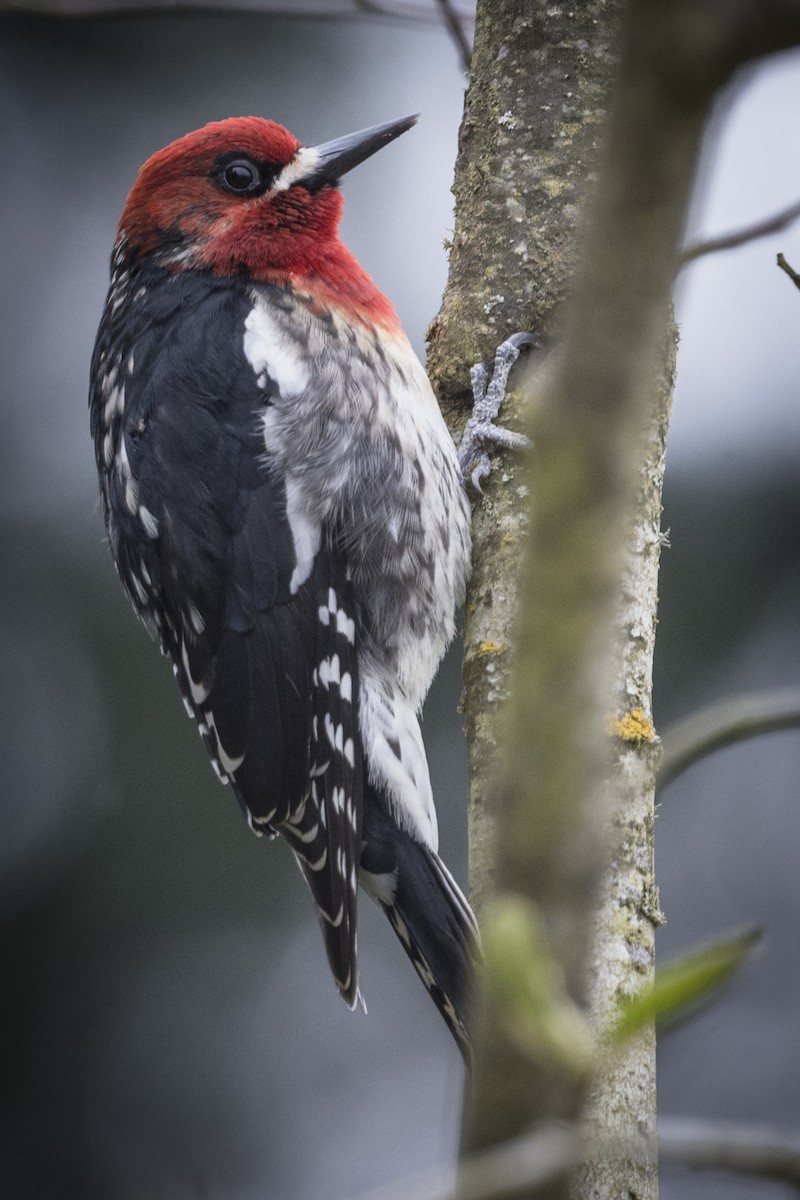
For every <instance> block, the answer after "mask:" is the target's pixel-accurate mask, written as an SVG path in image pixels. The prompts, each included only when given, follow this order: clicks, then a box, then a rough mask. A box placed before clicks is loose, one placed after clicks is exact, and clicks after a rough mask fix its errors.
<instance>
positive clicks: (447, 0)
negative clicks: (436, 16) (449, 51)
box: [436, 0, 472, 71]
mask: <svg viewBox="0 0 800 1200" xmlns="http://www.w3.org/2000/svg"><path fill="white" fill-rule="evenodd" d="M436 2H437V4H438V5H439V10H440V12H441V14H442V19H443V20H444V23H445V25H446V26H447V28H448V29H449V31H450V36H451V37H452V39H453V41H454V42H455V44H456V49H457V50H458V53H459V55H460V57H461V65H462V66H463V68H464V70H465V71H469V65H470V62H471V61H472V47H471V46H470V44H469V38H468V37H467V33H466V30H465V29H464V26H463V24H462V22H461V16H460V14H459V13H457V12H456V10H455V8H454V7H453V4H452V0H436Z"/></svg>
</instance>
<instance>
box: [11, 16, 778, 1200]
mask: <svg viewBox="0 0 800 1200" xmlns="http://www.w3.org/2000/svg"><path fill="white" fill-rule="evenodd" d="M463 86H464V77H463V74H462V70H461V67H460V63H459V58H458V54H457V51H456V49H455V47H454V45H453V43H452V41H451V40H450V38H449V36H448V34H447V32H446V31H445V30H444V29H443V28H441V27H440V26H439V25H437V23H436V22H435V21H432V20H427V21H426V20H422V19H416V20H408V19H405V20H398V19H390V18H388V17H386V16H382V15H368V14H365V13H364V12H360V13H359V12H357V11H356V10H355V8H354V9H353V11H352V12H350V13H349V14H346V15H341V14H338V15H336V16H335V17H331V18H327V19H326V18H320V17H315V18H310V17H296V16H295V17H288V16H275V15H268V14H254V13H248V14H239V15H233V14H228V15H219V14H217V15H210V14H201V13H194V14H191V15H188V14H182V15H179V14H176V13H168V14H164V13H161V14H152V13H151V14H150V15H137V16H129V17H123V18H114V19H102V18H92V19H83V20H79V21H59V20H53V19H47V18H44V17H32V16H21V15H16V16H15V15H11V14H5V15H2V16H0V128H1V129H2V145H3V154H2V159H1V160H0V171H1V172H2V175H3V181H2V188H1V189H0V220H1V221H2V229H3V231H4V234H5V236H4V238H3V245H2V250H1V251H0V254H2V268H1V269H2V279H3V281H4V286H5V295H6V301H5V303H4V305H3V309H4V312H3V320H2V328H1V329H0V361H2V372H1V373H0V396H1V397H2V399H1V400H0V403H1V405H2V408H1V409H0V411H1V412H2V418H3V426H2V428H3V437H2V439H1V440H0V454H2V457H3V463H2V471H1V472H0V490H1V492H2V518H1V519H0V543H1V545H2V588H1V590H0V647H1V648H2V649H1V651H0V653H1V654H2V658H1V660H0V661H2V664H3V667H2V670H0V705H2V722H0V736H2V739H3V742H4V746H3V764H4V765H3V791H4V796H3V801H2V807H1V808H0V924H1V932H0V981H1V982H0V987H2V998H3V1019H2V1022H0V1046H2V1059H1V1060H0V1061H1V1062H2V1066H0V1195H2V1197H3V1198H4V1200H6V1198H7V1200H28V1198H33V1200H40V1198H41V1200H167V1198H169V1200H184V1198H185V1200H195V1198H197V1200H203V1198H204V1200H256V1198H257V1197H258V1198H261V1200H263V1198H265V1197H267V1198H269V1200H353V1198H355V1197H357V1196H358V1195H359V1193H360V1192H362V1191H365V1190H367V1189H369V1188H372V1187H375V1186H378V1185H380V1184H383V1183H388V1182H391V1181H392V1180H396V1179H399V1178H401V1177H402V1176H404V1175H407V1174H413V1173H415V1172H418V1171H420V1170H422V1169H424V1168H425V1167H427V1166H430V1165H432V1164H434V1163H437V1162H440V1161H443V1160H445V1159H446V1158H447V1157H448V1156H450V1155H451V1154H452V1153H453V1151H454V1149H455V1146H456V1141H457V1132H458V1113H459V1104H460V1093H461V1067H460V1062H459V1058H458V1055H457V1053H456V1051H455V1049H454V1047H453V1046H452V1044H451V1042H450V1038H449V1035H448V1033H447V1031H446V1029H445V1026H444V1024H443V1022H442V1021H441V1020H440V1019H439V1018H438V1017H437V1015H436V1013H435V1011H434V1009H433V1008H432V1006H431V1005H430V1003H429V1001H428V1000H427V997H426V996H425V993H424V991H423V989H422V987H421V986H420V984H419V982H418V980H417V979H416V976H415V975H414V973H413V971H411V970H410V968H409V966H408V963H407V961H406V959H405V957H404V955H403V954H402V951H401V950H400V948H399V946H398V945H397V943H396V940H395V938H394V937H393V935H392V934H391V933H390V931H389V929H388V927H387V926H385V923H384V920H383V918H382V917H381V916H380V915H379V914H378V913H377V912H375V911H374V910H373V909H372V908H371V907H370V906H369V905H367V904H364V905H363V906H362V922H363V933H362V936H361V939H360V949H361V960H362V972H363V991H364V993H365V996H366V1000H367V1004H368V1006H369V1015H368V1016H364V1015H363V1014H360V1013H359V1014H356V1015H352V1014H350V1013H349V1012H347V1010H346V1009H345V1008H344V1006H343V1005H342V1004H341V1002H340V1001H339V1000H338V998H337V996H336V992H335V989H334V986H333V984H332V982H331V980H330V978H329V975H328V971H327V966H326V963H325V957H324V953H323V951H322V946H321V942H320V937H319V932H318V929H317V925H316V921H315V920H314V917H313V913H312V909H311V903H310V899H309V897H308V895H307V894H306V890H305V887H304V885H303V883H302V881H301V879H300V876H299V873H298V872H297V870H296V869H295V868H294V866H293V865H292V863H291V861H290V857H289V855H288V853H287V852H286V851H285V848H284V847H283V846H282V845H280V844H265V843H263V842H260V841H257V840H256V839H255V838H253V837H252V836H251V835H250V834H249V832H248V830H247V827H246V825H245V823H244V822H243V821H242V819H241V817H240V815H239V812H238V808H237V806H236V804H235V802H234V800H233V797H232V796H231V794H230V793H229V792H228V791H226V790H224V789H222V788H220V787H219V785H218V783H217V781H216V779H215V777H214V776H213V774H212V772H211V770H210V768H209V765H208V762H207V760H206V756H205V752H204V750H203V748H202V745H201V743H200V740H199V738H198V737H197V735H196V733H195V732H194V730H193V728H192V726H191V725H190V724H189V722H188V721H187V720H186V717H185V715H184V711H183V707H182V705H181V703H180V701H179V698H178V695H177V690H176V689H175V687H174V684H173V680H172V678H171V672H170V670H169V668H168V666H167V665H166V664H165V663H164V662H163V661H162V660H161V659H160V656H159V654H158V653H157V650H156V648H155V647H154V646H153V645H151V644H150V643H149V639H148V637H147V634H146V633H145V631H144V629H143V628H142V627H141V626H139V625H138V624H137V623H136V621H135V620H134V618H133V616H132V614H131V612H130V609H129V606H128V604H127V601H126V600H125V598H124V595H123V593H122V590H121V588H120V586H119V584H118V582H117V579H116V577H115V574H114V571H113V568H112V565H111V560H110V556H109V554H108V550H107V547H106V546H105V545H104V544H103V529H102V519H101V515H100V512H99V508H98V505H97V502H96V479H95V469H94V462H93V453H92V447H91V443H90V440H89V435H88V418H87V411H86V390H87V373H88V365H89V359H90V356H91V350H92V344H93V339H94V332H95V329H96V325H97V321H98V319H99V315H100V311H101V308H102V304H103V299H104V295H105V290H106V285H107V261H108V255H109V252H110V248H111V245H112V242H113V238H114V234H115V229H116V223H117V220H118V217H119V213H120V211H121V208H122V204H123V201H124V198H125V194H126V191H127V189H128V187H129V186H130V184H131V182H132V180H133V178H134V175H135V173H136V170H137V168H138V166H139V165H140V163H141V162H142V161H143V160H144V159H145V158H146V157H147V156H148V155H149V154H150V153H152V152H153V151H154V150H156V149H157V148H159V147H160V146H162V145H164V144H165V143H167V142H168V141H170V140H172V139H173V138H174V137H176V136H178V135H180V134H182V133H184V132H186V131H187V130H189V129H192V128H195V127H197V126H198V125H201V124H203V123H204V122H206V121H208V120H212V119H218V118H220V117H225V116H231V115H244V114H248V113H257V114H260V115H265V116H270V117H273V118H275V119H277V120H279V121H281V122H282V123H284V124H286V125H288V126H289V127H290V128H291V129H292V131H293V132H295V133H296V134H297V135H298V136H299V137H300V138H301V140H303V141H305V142H308V143H313V142H316V141H321V140H323V139H326V138H330V137H334V136H337V135H339V134H342V133H346V132H350V131H351V130H354V129H358V128H362V127H363V126H366V125H370V124H374V123H377V122H380V121H385V120H388V119H390V118H393V117H397V116H401V115H404V114H406V113H408V112H416V111H420V112H422V114H423V120H422V121H421V123H420V125H419V126H418V127H417V128H416V129H415V130H414V131H413V132H412V133H411V134H409V135H408V137H404V138H402V139H401V140H400V141H399V142H397V143H396V144H395V145H393V146H392V147H391V149H390V150H388V151H387V152H386V153H385V154H381V155H379V156H377V157H376V158H375V159H373V160H371V161H370V162H369V163H367V164H365V165H364V166H362V167H361V168H360V169H359V170H358V171H357V172H355V173H354V174H353V175H352V176H351V177H348V179H347V181H346V184H345V194H346V204H347V209H346V217H345V223H344V236H345V240H346V241H347V242H348V243H349V245H350V246H351V247H352V249H353V250H354V251H355V253H356V254H357V255H358V257H359V258H360V259H361V260H362V262H364V264H365V265H366V266H367V268H368V269H369V270H370V272H371V273H372V274H373V275H374V277H375V278H376V280H377V282H378V284H379V285H380V286H381V287H382V288H383V290H384V291H386V292H387V293H388V294H389V295H390V296H391V297H392V299H393V300H394V301H395V303H396V305H397V307H398V309H399V312H400V315H401V318H402V320H403V322H404V324H405V327H406V329H407V330H408V332H409V334H410V335H411V337H412V340H413V341H414V343H415V345H416V347H417V349H418V350H419V352H420V353H423V351H424V345H423V338H424V330H425V326H426V324H427V322H428V321H429V320H430V318H431V317H432V316H433V315H434V313H435V312H436V311H437V308H438V305H439V300H440V296H441V291H442V288H443V285H444V281H445V276H446V258H445V253H444V250H443V245H442V244H443V240H444V239H445V238H446V237H447V236H448V235H449V233H450V232H451V224H452V217H451V197H450V193H449V187H450V182H451V178H452V170H453V162H454V158H455V153H456V139H457V131H458V124H459V120H460V115H461V105H462V97H463ZM798 94H800V56H796V55H791V56H785V57H782V58H779V59H776V60H773V61H770V62H768V63H765V64H764V65H763V66H762V67H761V68H759V69H758V70H757V71H755V72H753V73H752V74H751V75H749V76H748V77H747V78H746V79H742V80H740V81H738V82H737V86H736V88H735V89H732V90H731V92H730V94H729V95H728V96H726V97H725V98H724V101H723V102H722V103H721V104H720V107H719V112H718V114H717V116H716V119H715V122H714V124H713V128H712V130H711V131H710V133H709V137H708V144H707V152H706V156H705V161H704V166H703V171H702V174H701V179H700V181H699V184H698V191H697V197H696V201H695V204H694V208H693V213H692V218H691V232H692V233H694V234H697V233H699V232H701V231H702V232H706V233H710V232H721V231H727V230H728V229H730V228H734V227H738V226H739V225H741V224H746V223H749V222H751V221H754V220H756V219H759V218H762V217H764V216H766V215H768V214H771V213H772V212H774V211H776V210H777V209H779V208H781V207H783V206H785V205H788V204H789V203H791V202H793V201H795V200H797V198H798V197H800V165H798V159H797V155H796V154H795V153H794V141H795V139H796V104H797V96H798ZM778 250H783V251H784V252H785V254H786V256H787V258H788V259H789V261H790V262H791V263H793V265H794V266H795V267H796V268H798V269H800V224H798V226H796V227H795V228H794V229H791V230H789V231H788V232H786V233H784V234H782V235H780V236H777V237H773V238H768V239H765V240H763V241H759V242H755V243H753V244H751V245H749V246H747V247H745V248H743V249H741V250H738V251H735V252H732V253H728V254H725V255H718V256H716V257H714V258H711V259H707V260H703V261H701V262H699V263H697V264H696V265H693V266H691V267H689V268H687V269H686V270H685V272H684V275H683V277H682V278H681V280H680V283H679V287H678V292H677V303H678V314H679V320H680V323H681V357H680V370H679V383H678V390H677V395H676V401H675V416H674V423H673V428H672V433H671V442H670V452H669V471H668V482H667V489H666V495H665V514H664V526H665V528H668V529H669V530H670V540H671V549H669V550H667V551H666V552H665V554H664V558H663V574H662V588H661V591H662V602H661V612H660V640H659V646H658V661H657V679H656V717H657V722H658V724H659V725H660V726H662V727H663V726H664V725H665V724H667V723H668V722H670V721H671V720H673V719H675V718H677V717H680V716H684V715H687V714H688V713H690V712H691V711H692V710H693V709H695V708H696V707H697V706H699V705H701V704H703V703H706V702H709V701H711V700H715V699H721V698H723V697H725V696H728V695H731V694H733V693H737V692H739V691H742V690H745V689H751V688H770V687H778V686H785V685H787V684H793V683H796V682H797V680H798V678H799V677H800V605H799V604H798V596H800V480H799V479H798V470H799V468H800V403H798V384H797V379H798V368H799V367H800V333H799V331H800V293H798V292H797V290H796V289H795V288H794V287H793V286H792V284H791V282H790V281H789V280H788V278H787V277H786V276H785V275H784V274H783V273H781V272H780V271H778V269H777V268H776V266H775V255H776V251H778ZM458 694H459V654H458V651H457V650H456V651H454V652H453V653H451V654H450V656H449V657H448V659H447V661H446V663H445V667H444V669H443V670H442V672H441V674H440V676H439V678H438V680H437V682H436V684H435V686H434V689H433V691H432V693H431V697H430V700H429V703H428V706H427V709H426V715H425V735H426V741H427V745H428V750H429V757H430V759H431V767H432V774H433V782H434V791H435V794H436V795H437V797H438V805H439V810H440V813H441V817H442V820H441V824H442V842H443V848H444V855H445V858H446V859H447V860H448V862H449V863H450V864H451V866H452V867H453V869H454V871H455V872H456V874H457V875H458V876H459V878H461V879H462V880H463V879H464V877H465V864H466V836H465V828H464V826H465V817H464V803H465V800H464V797H465V789H466V775H465V766H464V758H465V754H464V747H463V740H462V733H461V727H460V719H459V717H458V715H457V712H456V704H457V701H458ZM798 780H800V734H797V733H782V734H776V735H772V736H770V737H765V738H762V739H759V740H757V741H753V742H749V743H746V744H743V745H741V746H739V747H736V748H732V749H730V750H727V751H725V752H722V753H719V754H717V755H716V756H714V757H713V758H711V759H709V760H707V761H706V762H705V763H703V764H702V765H698V766H697V767H695V768H694V769H693V770H692V771H691V772H689V773H687V774H686V775H685V776H684V777H683V778H682V779H680V780H679V781H678V782H676V783H675V784H674V785H672V786H671V787H670V788H669V789H668V790H667V791H665V793H664V796H663V799H662V804H661V808H660V815H659V820H658V827H657V835H658V837H657V857H658V869H659V876H660V885H661V898H662V906H663V908H664V909H665V912H666V915H667V918H668V924H667V925H666V927H665V928H664V930H663V931H662V932H661V933H660V935H659V953H660V955H661V957H662V958H666V957H669V956H671V955H672V954H674V953H676V952H677V951H679V950H681V949H685V948H688V947H689V946H691V945H693V944H695V943H696V942H698V941H699V940H702V939H704V938H708V937H713V936H717V935H719V934H721V933H723V932H726V931H728V930H730V929H731V928H733V927H736V926H740V925H741V924H743V923H751V922H757V923H759V924H761V925H763V926H764V927H765V929H766V939H765V942H764V945H763V947H762V950H761V952H760V953H759V955H758V958H757V961H756V962H755V963H754V964H752V965H751V966H749V967H748V968H747V969H746V971H745V973H744V974H743V976H742V978H741V979H740V980H739V981H738V983H737V984H736V985H735V986H734V987H733V988H732V989H731V990H730V991H729V992H728V993H727V995H726V996H725V998H724V999H723V1001H722V1002H721V1003H720V1004H718V1005H716V1006H715V1007H713V1008H711V1009H709V1010H707V1011H706V1012H704V1013H703V1014H702V1015H701V1016H699V1017H698V1018H696V1019H695V1020H694V1021H692V1022H690V1023H688V1024H686V1025H685V1026H683V1027H682V1028H681V1029H680V1030H679V1031H677V1032H675V1033H673V1034H671V1035H670V1036H669V1037H667V1038H666V1039H665V1040H664V1041H663V1043H662V1048H661V1052H660V1062H659V1072H660V1074H659V1089H660V1103H661V1108H662V1110H663V1111H664V1112H665V1113H670V1114H677V1113H687V1114H692V1113H699V1114H704V1115H709V1116H728V1117H733V1118H737V1119H742V1120H748V1119H752V1120H758V1121H773V1122H775V1123H777V1124H779V1125H782V1126H787V1125H789V1124H791V1123H796V1122H797V1120H798V1117H800V1037H799V1036H798V1001H797V995H798V988H799V986H800V954H799V953H798V950H799V949H800V946H799V945H798V942H799V941H800V933H799V932H798V931H799V930H800V921H798V899H799V898H800V882H798V867H797V863H798V849H799V847H800V804H799V803H798V800H800V794H799V793H800V783H798ZM762 1190H763V1193H764V1194H765V1195H768V1194H770V1191H771V1192H772V1194H778V1193H779V1192H780V1189H777V1188H774V1187H773V1188H772V1189H770V1188H768V1187H767V1186H764V1187H763V1188H761V1186H760V1185H756V1184H754V1183H753V1182H750V1181H748V1182H746V1183H740V1182H737V1181H731V1180H727V1179H726V1180H721V1179H715V1178H714V1177H705V1176H703V1177H690V1176H688V1175H686V1176H679V1175H672V1176H669V1177H666V1178H665V1180H664V1186H663V1195H664V1196H665V1197H666V1198H667V1200H672V1198H676V1200H677V1197H679V1196H680V1197H690V1198H697V1200H700V1198H702V1200H717V1198H719V1200H722V1197H738V1196H745V1195H753V1194H756V1193H757V1192H760V1191H762Z"/></svg>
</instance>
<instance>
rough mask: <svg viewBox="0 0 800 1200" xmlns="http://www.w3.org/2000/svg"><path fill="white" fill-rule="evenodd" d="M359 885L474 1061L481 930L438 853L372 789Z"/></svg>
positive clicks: (462, 1048) (366, 810)
mask: <svg viewBox="0 0 800 1200" xmlns="http://www.w3.org/2000/svg"><path fill="white" fill-rule="evenodd" d="M360 880H361V884H362V886H363V887H364V890H365V891H366V892H367V893H368V894H369V895H370V896H371V897H372V899H373V900H375V901H376V903H377V904H378V905H380V907H381V908H382V909H383V911H384V912H385V913H386V915H387V917H388V918H389V921H390V922H391V925H392V928H393V929H394V931H395V933H396V934H397V936H398V938H399V939H400V942H401V944H402V946H403V949H404V950H405V952H406V954H407V955H408V957H409V958H410V959H411V961H412V963H413V964H414V967H415V969H416V971H417V974H418V975H419V976H420V978H421V979H422V982H423V983H424V984H425V987H426V988H427V989H428V991H429V992H430V995H431V997H432V999H433V1001H434V1003H435V1004H436V1007H437V1008H438V1009H439V1012H440V1013H441V1014H442V1016H443V1017H444V1019H445V1021H446V1022H447V1024H448V1026H449V1028H450V1032H451V1033H452V1034H453V1037H454V1038H455V1040H456V1043H457V1045H458V1048H459V1050H460V1051H461V1053H462V1055H463V1057H464V1059H465V1061H466V1063H467V1065H468V1066H469V1064H470V1042H469V1034H468V1028H469V1002H470V994H471V990H472V973H473V968H474V964H475V961H476V959H477V957H478V956H479V954H480V950H479V946H480V942H479V935H478V927H477V924H476V922H475V917H474V916H473V913H472V910H471V909H470V907H469V904H468V903H467V900H466V899H465V897H464V895H463V893H462V892H461V890H460V888H459V886H458V884H457V883H456V882H455V880H454V879H453V877H452V875H451V874H450V872H449V871H448V869H447V867H446V866H445V865H444V863H443V862H442V860H441V859H440V858H439V856H438V854H436V853H435V851H433V850H431V849H429V848H428V847H427V846H424V845H422V844H421V843H420V842H418V841H415V839H414V838H412V836H411V835H410V834H409V833H407V832H406V831H405V830H404V829H401V828H398V826H397V824H396V822H395V821H394V820H393V818H392V816H391V815H390V812H389V809H388V806H387V804H386V802H385V800H384V799H383V798H382V797H381V796H380V795H379V794H377V793H376V792H375V791H374V789H372V788H368V789H366V791H365V796H364V815H363V825H362V850H361V875H360Z"/></svg>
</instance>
